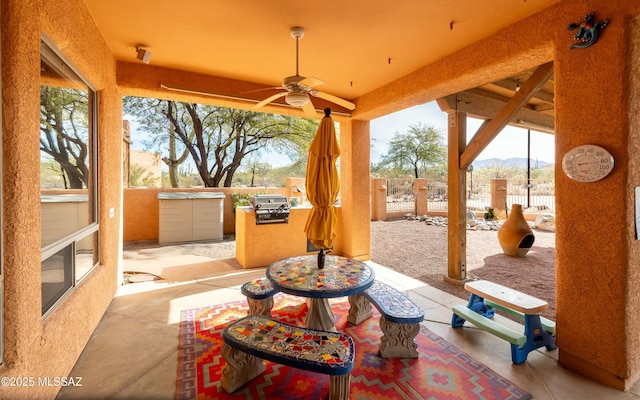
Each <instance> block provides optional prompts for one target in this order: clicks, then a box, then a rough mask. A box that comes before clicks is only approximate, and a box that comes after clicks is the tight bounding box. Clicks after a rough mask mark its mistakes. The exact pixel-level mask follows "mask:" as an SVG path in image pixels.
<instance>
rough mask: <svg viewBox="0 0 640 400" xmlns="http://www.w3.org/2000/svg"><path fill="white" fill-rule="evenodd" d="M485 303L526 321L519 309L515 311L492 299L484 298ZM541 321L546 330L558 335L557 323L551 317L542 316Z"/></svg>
mask: <svg viewBox="0 0 640 400" xmlns="http://www.w3.org/2000/svg"><path fill="white" fill-rule="evenodd" d="M484 304H485V305H486V306H487V307H491V308H495V309H496V310H500V311H503V312H505V313H507V314H509V315H512V316H514V317H516V318H519V319H520V320H521V321H524V314H523V313H521V312H519V311H515V310H512V309H510V308H507V307H504V306H503V305H501V304H498V303H494V302H493V301H491V300H487V299H484ZM540 323H541V324H542V329H544V330H545V332H548V333H549V334H551V335H553V336H555V335H556V323H555V322H553V321H551V320H550V319H546V318H545V317H540Z"/></svg>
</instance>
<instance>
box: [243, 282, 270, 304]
mask: <svg viewBox="0 0 640 400" xmlns="http://www.w3.org/2000/svg"><path fill="white" fill-rule="evenodd" d="M240 291H241V292H242V294H243V295H245V296H247V297H249V298H251V299H254V300H262V299H266V298H268V297H271V296H273V295H274V294H275V293H277V292H278V290H277V289H276V288H274V287H273V286H272V285H271V282H269V280H268V279H267V278H260V279H254V280H252V281H249V282H247V283H245V284H244V285H242V287H241V288H240Z"/></svg>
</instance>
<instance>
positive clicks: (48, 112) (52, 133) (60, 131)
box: [40, 86, 90, 189]
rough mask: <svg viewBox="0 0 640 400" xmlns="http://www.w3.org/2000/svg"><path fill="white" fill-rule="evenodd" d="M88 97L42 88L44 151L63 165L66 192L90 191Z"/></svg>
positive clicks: (48, 87) (78, 93)
mask: <svg viewBox="0 0 640 400" xmlns="http://www.w3.org/2000/svg"><path fill="white" fill-rule="evenodd" d="M88 104H89V101H88V94H87V92H86V91H82V90H78V89H69V88H60V87H53V86H41V87H40V151H41V152H42V153H43V154H46V155H47V156H48V157H50V158H51V159H52V160H53V161H54V162H55V163H57V164H58V165H59V168H60V173H61V175H62V179H63V181H64V187H65V188H66V189H84V188H88V187H89V180H90V176H89V168H88V166H87V162H89V157H88V156H89V146H88V143H89V140H88V139H89V137H88V136H89V127H88V121H89V107H88Z"/></svg>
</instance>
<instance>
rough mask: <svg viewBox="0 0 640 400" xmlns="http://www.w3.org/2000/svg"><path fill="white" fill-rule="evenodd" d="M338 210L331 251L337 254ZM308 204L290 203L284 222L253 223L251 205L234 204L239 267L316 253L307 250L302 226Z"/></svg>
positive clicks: (338, 249)
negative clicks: (291, 205)
mask: <svg viewBox="0 0 640 400" xmlns="http://www.w3.org/2000/svg"><path fill="white" fill-rule="evenodd" d="M336 210H337V212H338V229H337V235H336V240H335V241H334V251H333V252H332V253H331V254H339V251H340V244H341V242H340V232H342V224H341V221H340V214H341V210H340V207H336ZM310 212H311V207H310V206H309V207H293V208H291V209H290V212H289V221H288V223H273V224H260V225H256V213H255V211H254V210H253V207H237V208H236V258H237V259H238V262H239V263H240V265H242V267H243V268H256V267H266V266H268V265H269V264H271V263H273V262H275V261H278V260H281V259H283V258H289V257H293V256H302V255H306V254H317V251H316V250H314V251H312V252H307V236H306V235H305V233H304V226H305V224H306V223H307V217H309V213H310Z"/></svg>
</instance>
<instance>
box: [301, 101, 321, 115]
mask: <svg viewBox="0 0 640 400" xmlns="http://www.w3.org/2000/svg"><path fill="white" fill-rule="evenodd" d="M302 111H304V115H306V116H307V118H316V117H317V113H316V109H315V107H314V106H313V103H312V102H311V99H309V102H307V104H305V105H303V106H302Z"/></svg>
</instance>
